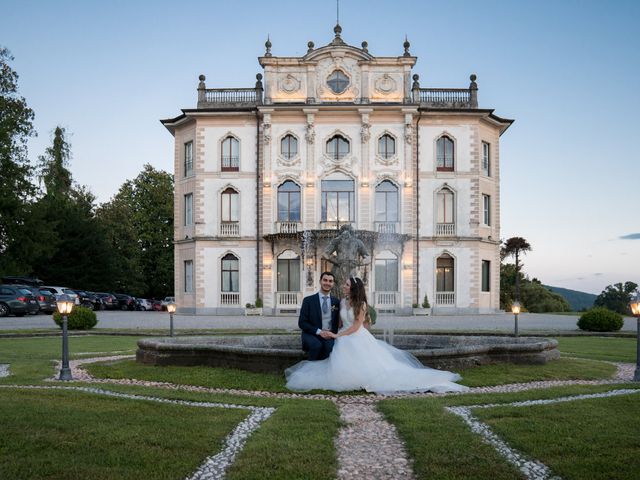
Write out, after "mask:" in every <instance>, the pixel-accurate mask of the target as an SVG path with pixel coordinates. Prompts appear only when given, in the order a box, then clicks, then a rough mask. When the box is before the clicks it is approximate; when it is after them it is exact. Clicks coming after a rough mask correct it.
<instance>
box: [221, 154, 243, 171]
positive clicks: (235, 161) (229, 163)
mask: <svg viewBox="0 0 640 480" xmlns="http://www.w3.org/2000/svg"><path fill="white" fill-rule="evenodd" d="M221 167H222V171H223V172H237V171H238V170H239V168H240V157H238V156H235V155H234V156H230V155H223V156H222V165H221Z"/></svg>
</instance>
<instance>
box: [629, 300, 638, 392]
mask: <svg viewBox="0 0 640 480" xmlns="http://www.w3.org/2000/svg"><path fill="white" fill-rule="evenodd" d="M629 307H631V314H632V315H633V316H634V317H636V321H637V326H636V371H635V373H634V374H633V381H634V382H640V292H638V293H637V294H636V296H635V297H634V298H633V299H632V300H631V302H629Z"/></svg>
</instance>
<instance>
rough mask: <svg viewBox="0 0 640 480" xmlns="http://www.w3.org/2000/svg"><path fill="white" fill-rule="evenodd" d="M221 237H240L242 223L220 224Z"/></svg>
mask: <svg viewBox="0 0 640 480" xmlns="http://www.w3.org/2000/svg"><path fill="white" fill-rule="evenodd" d="M220 236H221V237H239V236H240V222H222V223H220Z"/></svg>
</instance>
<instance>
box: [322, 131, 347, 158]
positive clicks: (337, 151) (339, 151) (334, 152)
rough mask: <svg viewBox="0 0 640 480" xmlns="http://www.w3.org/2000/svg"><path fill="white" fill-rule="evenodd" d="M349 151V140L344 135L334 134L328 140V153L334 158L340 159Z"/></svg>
mask: <svg viewBox="0 0 640 480" xmlns="http://www.w3.org/2000/svg"><path fill="white" fill-rule="evenodd" d="M348 153H349V140H347V139H346V138H344V137H343V136H342V135H334V136H333V137H331V138H330V139H329V140H328V141H327V155H329V156H330V157H331V158H332V159H333V160H340V159H341V158H343V157H344V156H345V155H347V154H348Z"/></svg>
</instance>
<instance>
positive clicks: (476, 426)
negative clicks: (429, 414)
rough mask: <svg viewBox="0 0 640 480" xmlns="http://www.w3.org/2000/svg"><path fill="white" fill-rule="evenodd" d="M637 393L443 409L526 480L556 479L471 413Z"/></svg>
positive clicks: (625, 391)
mask: <svg viewBox="0 0 640 480" xmlns="http://www.w3.org/2000/svg"><path fill="white" fill-rule="evenodd" d="M637 393H640V389H620V390H611V391H609V392H603V393H591V394H584V395H574V396H568V397H560V398H553V399H547V400H525V401H520V402H512V403H491V404H484V405H468V406H463V407H445V409H446V410H448V411H449V412H451V413H453V414H455V415H457V416H459V417H460V418H462V420H464V422H465V423H466V424H467V425H469V427H470V428H471V431H472V432H474V433H477V434H479V435H480V436H482V438H483V439H484V440H485V441H486V442H487V443H488V444H489V445H491V446H492V447H494V448H495V449H496V451H497V452H498V453H499V454H500V455H501V456H502V457H504V458H505V459H506V460H507V461H508V462H509V463H511V464H512V465H514V466H515V467H516V468H518V470H520V471H521V472H522V473H523V475H524V476H525V478H527V479H528V480H547V479H550V478H553V479H557V478H559V477H551V470H550V469H549V467H548V466H546V465H545V464H543V463H542V462H540V461H538V460H529V459H527V458H526V457H525V456H524V455H522V454H521V453H520V452H518V451H517V450H515V449H513V448H511V447H510V446H509V445H508V444H507V442H505V441H504V440H502V439H501V438H500V437H498V435H496V434H495V433H494V432H493V431H492V430H491V427H489V425H487V424H486V423H483V422H481V421H480V420H478V419H477V418H476V417H475V416H474V415H473V414H472V413H471V411H472V410H473V409H479V408H494V407H528V406H532V405H551V404H554V403H564V402H573V401H576V400H585V399H590V398H607V397H613V396H618V395H630V394H637Z"/></svg>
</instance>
